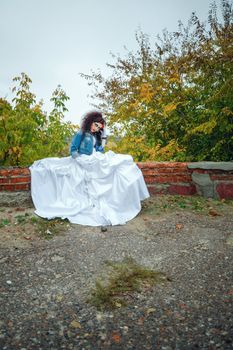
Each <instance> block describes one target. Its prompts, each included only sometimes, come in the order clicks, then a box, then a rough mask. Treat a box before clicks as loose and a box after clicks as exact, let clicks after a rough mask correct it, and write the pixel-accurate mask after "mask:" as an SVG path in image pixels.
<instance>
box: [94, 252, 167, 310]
mask: <svg viewBox="0 0 233 350" xmlns="http://www.w3.org/2000/svg"><path fill="white" fill-rule="evenodd" d="M105 264H106V265H107V266H108V267H110V269H111V271H110V276H109V278H108V281H107V283H104V282H103V281H100V280H97V281H96V284H95V289H93V290H92V293H91V297H90V299H89V300H88V302H89V303H91V304H92V305H94V306H95V307H96V308H97V309H99V310H103V309H116V308H119V307H122V306H126V305H127V297H129V296H130V294H132V293H133V292H141V291H142V290H143V288H145V287H147V288H148V287H151V286H152V285H154V284H156V283H161V282H165V281H168V280H169V279H168V278H167V277H166V276H165V275H164V274H163V273H162V272H158V271H154V270H151V269H148V268H146V267H144V266H141V265H139V264H137V263H136V261H134V260H133V259H132V258H131V257H129V258H126V259H124V260H123V261H122V262H112V261H106V262H105Z"/></svg>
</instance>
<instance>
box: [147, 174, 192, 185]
mask: <svg viewBox="0 0 233 350" xmlns="http://www.w3.org/2000/svg"><path fill="white" fill-rule="evenodd" d="M144 179H145V182H146V183H147V184H156V183H176V182H188V183H190V182H192V179H191V176H190V175H161V174H160V175H158V176H156V175H154V176H153V175H151V176H147V175H145V176H144Z"/></svg>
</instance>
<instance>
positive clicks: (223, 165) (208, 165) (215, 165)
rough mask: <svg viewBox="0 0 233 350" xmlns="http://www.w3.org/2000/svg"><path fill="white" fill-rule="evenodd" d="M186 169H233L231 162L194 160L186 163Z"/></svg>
mask: <svg viewBox="0 0 233 350" xmlns="http://www.w3.org/2000/svg"><path fill="white" fill-rule="evenodd" d="M187 167H188V169H204V170H211V169H213V170H224V171H233V162H195V163H189V164H187Z"/></svg>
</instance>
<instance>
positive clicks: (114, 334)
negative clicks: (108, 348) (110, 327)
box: [112, 333, 121, 343]
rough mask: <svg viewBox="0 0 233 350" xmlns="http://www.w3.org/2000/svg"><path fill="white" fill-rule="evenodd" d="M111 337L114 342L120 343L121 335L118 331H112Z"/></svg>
mask: <svg viewBox="0 0 233 350" xmlns="http://www.w3.org/2000/svg"><path fill="white" fill-rule="evenodd" d="M112 339H113V340H114V342H115V343H120V341H121V336H120V334H119V333H113V334H112Z"/></svg>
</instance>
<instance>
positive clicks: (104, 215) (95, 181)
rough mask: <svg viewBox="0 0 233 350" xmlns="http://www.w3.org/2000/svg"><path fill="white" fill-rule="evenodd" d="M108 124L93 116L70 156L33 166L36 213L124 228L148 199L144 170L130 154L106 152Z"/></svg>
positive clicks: (88, 117)
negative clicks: (105, 134) (105, 141)
mask: <svg viewBox="0 0 233 350" xmlns="http://www.w3.org/2000/svg"><path fill="white" fill-rule="evenodd" d="M104 129H105V121H104V119H103V117H102V114H101V113H100V112H98V111H94V112H89V113H88V114H87V115H86V116H85V118H84V120H83V122H82V126H81V130H80V131H79V132H78V133H77V134H76V135H75V136H74V138H73V140H72V142H71V147H70V154H71V157H65V158H45V159H42V160H39V161H36V162H34V164H33V165H32V166H31V167H30V170H31V178H32V180H31V193H32V199H33V202H34V205H35V207H36V211H35V213H36V214H37V215H39V216H41V217H43V218H48V219H52V218H55V217H61V218H62V219H68V220H69V221H70V222H72V223H77V224H81V225H90V226H106V225H119V224H125V223H126V222H127V221H129V220H131V219H132V218H134V217H135V216H136V215H137V214H138V213H139V211H140V210H141V200H143V199H145V198H147V197H149V193H148V190H147V187H146V185H145V181H144V178H143V176H142V173H141V170H140V169H139V168H138V167H137V165H136V164H135V163H134V162H133V159H132V157H131V156H129V155H123V154H115V153H114V152H112V151H108V152H106V153H103V145H102V142H103V137H101V135H102V134H103V133H104Z"/></svg>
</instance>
